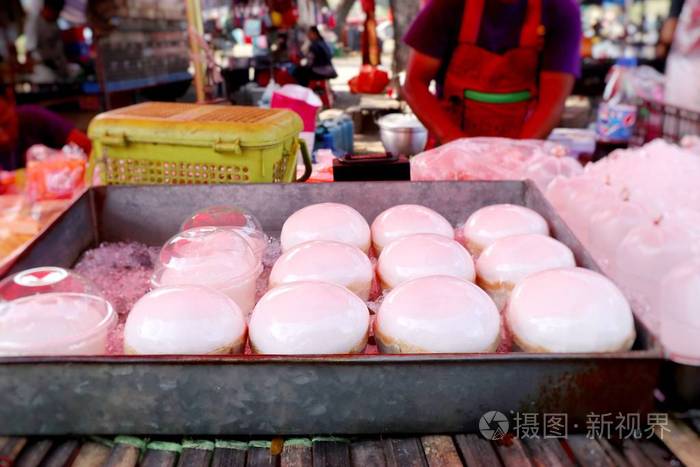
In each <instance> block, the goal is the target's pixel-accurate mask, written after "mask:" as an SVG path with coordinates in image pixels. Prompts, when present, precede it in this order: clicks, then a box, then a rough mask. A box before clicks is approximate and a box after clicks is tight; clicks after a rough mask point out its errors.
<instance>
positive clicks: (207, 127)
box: [88, 102, 311, 185]
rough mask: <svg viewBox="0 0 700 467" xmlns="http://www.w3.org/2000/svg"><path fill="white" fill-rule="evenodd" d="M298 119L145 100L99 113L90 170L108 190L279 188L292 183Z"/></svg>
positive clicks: (300, 144) (299, 142)
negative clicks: (232, 186) (167, 186)
mask: <svg viewBox="0 0 700 467" xmlns="http://www.w3.org/2000/svg"><path fill="white" fill-rule="evenodd" d="M302 128H303V125H302V121H301V118H299V116H298V115H297V114H296V113H294V112H291V111H289V110H282V109H260V108H257V107H236V106H224V105H200V104H180V103H164V102H147V103H144V104H138V105H134V106H130V107H124V108H121V109H118V110H114V111H110V112H105V113H102V114H100V115H98V116H97V117H95V118H94V119H93V121H92V122H91V123H90V128H89V129H88V134H89V136H90V138H91V139H92V142H93V152H92V155H91V157H90V165H89V169H88V177H89V180H93V175H94V173H95V171H96V170H97V171H98V174H99V179H100V181H101V182H102V183H104V184H108V185H146V184H215V183H217V184H218V183H284V182H293V181H295V178H296V154H297V150H298V149H299V148H301V153H302V156H303V158H304V166H305V169H306V170H305V173H304V176H303V177H301V178H300V179H298V180H297V181H304V180H306V179H307V178H308V177H309V175H310V174H311V159H310V157H309V151H308V148H307V147H306V144H305V143H304V140H303V139H301V138H299V132H300V131H301V130H302Z"/></svg>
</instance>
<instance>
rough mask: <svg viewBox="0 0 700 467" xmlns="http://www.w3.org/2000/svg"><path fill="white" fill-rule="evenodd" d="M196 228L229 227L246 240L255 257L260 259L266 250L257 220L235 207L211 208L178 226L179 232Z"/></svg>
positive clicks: (263, 235) (265, 239)
mask: <svg viewBox="0 0 700 467" xmlns="http://www.w3.org/2000/svg"><path fill="white" fill-rule="evenodd" d="M196 227H229V228H232V229H236V231H237V232H238V233H239V234H240V235H241V236H243V238H245V239H246V241H247V242H248V244H249V245H250V247H251V248H252V249H253V253H255V256H257V257H258V258H260V259H262V257H263V254H264V253H265V248H267V235H265V231H264V230H263V228H262V225H261V224H260V222H259V221H258V219H257V218H256V217H255V216H254V215H252V214H251V213H250V212H248V211H247V210H245V209H243V208H239V207H236V206H211V207H208V208H205V209H202V210H200V211H197V212H195V213H194V214H192V215H191V216H190V217H189V218H188V219H187V220H186V221H185V222H183V223H182V226H180V231H181V232H182V231H185V230H189V229H193V228H196Z"/></svg>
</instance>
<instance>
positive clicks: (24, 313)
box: [0, 292, 117, 356]
mask: <svg viewBox="0 0 700 467" xmlns="http://www.w3.org/2000/svg"><path fill="white" fill-rule="evenodd" d="M116 322H117V315H116V313H115V312H114V309H113V308H112V305H111V304H110V303H109V302H108V301H107V300H105V299H103V298H101V297H97V296H94V295H87V294H81V293H65V292H54V293H46V294H39V295H31V296H28V297H23V298H19V299H16V300H13V301H8V302H1V303H0V355H3V356H28V355H34V356H36V355H42V356H45V355H104V354H106V353H107V342H108V340H107V339H108V333H109V331H110V329H111V328H112V327H113V326H114V325H115V324H116Z"/></svg>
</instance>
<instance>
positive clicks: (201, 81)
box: [186, 0, 206, 103]
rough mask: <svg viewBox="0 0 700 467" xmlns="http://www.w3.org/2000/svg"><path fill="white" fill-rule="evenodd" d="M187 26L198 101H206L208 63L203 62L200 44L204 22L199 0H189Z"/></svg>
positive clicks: (187, 3)
mask: <svg viewBox="0 0 700 467" xmlns="http://www.w3.org/2000/svg"><path fill="white" fill-rule="evenodd" d="M186 5H187V27H188V33H189V37H190V54H191V55H192V63H193V65H194V88H195V91H196V93H197V102H199V103H204V102H206V93H205V89H204V88H205V73H206V69H205V67H206V63H203V62H202V50H201V48H200V46H199V38H200V37H202V36H203V34H204V26H203V23H202V8H201V5H200V3H199V0H187V2H186Z"/></svg>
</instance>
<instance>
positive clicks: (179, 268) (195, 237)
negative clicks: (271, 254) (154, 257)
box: [151, 227, 263, 314]
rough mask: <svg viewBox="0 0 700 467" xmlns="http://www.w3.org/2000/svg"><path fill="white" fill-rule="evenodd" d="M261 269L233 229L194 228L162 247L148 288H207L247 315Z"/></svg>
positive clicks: (253, 298) (244, 240)
mask: <svg viewBox="0 0 700 467" xmlns="http://www.w3.org/2000/svg"><path fill="white" fill-rule="evenodd" d="M262 270H263V267H262V263H261V261H260V258H258V257H257V256H256V255H255V253H254V252H253V250H252V248H251V247H250V245H249V244H248V242H247V241H246V239H245V238H244V237H242V236H241V235H240V234H239V233H238V231H237V230H236V229H233V228H229V227H197V228H193V229H189V230H186V231H184V232H180V233H178V234H177V235H175V236H174V237H172V238H171V239H170V240H168V242H167V243H166V244H165V245H164V246H163V248H162V249H161V251H160V255H159V257H158V263H157V265H156V270H155V273H154V274H153V277H152V279H151V285H152V286H153V287H154V288H159V287H164V286H175V285H201V286H206V287H210V288H212V289H215V290H218V291H220V292H223V293H224V294H226V295H227V296H229V297H230V298H231V299H233V301H235V302H236V304H238V306H239V307H240V308H241V310H242V311H243V312H244V313H246V314H248V313H250V311H251V310H252V309H253V307H254V306H255V294H256V282H257V279H258V276H260V274H261V273H262Z"/></svg>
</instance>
